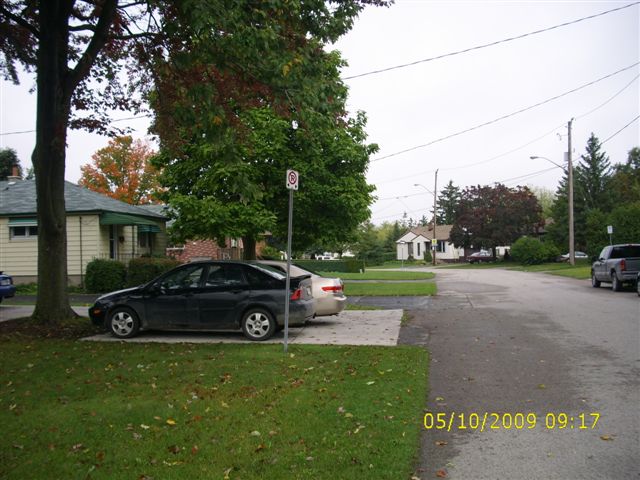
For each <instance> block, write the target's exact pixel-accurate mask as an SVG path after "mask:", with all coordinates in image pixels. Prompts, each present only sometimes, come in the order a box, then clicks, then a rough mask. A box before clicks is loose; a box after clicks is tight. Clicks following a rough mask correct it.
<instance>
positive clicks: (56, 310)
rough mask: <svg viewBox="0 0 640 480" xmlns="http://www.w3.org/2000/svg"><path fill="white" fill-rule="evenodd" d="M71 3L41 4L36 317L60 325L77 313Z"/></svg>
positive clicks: (36, 153) (53, 0)
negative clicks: (70, 196) (71, 243)
mask: <svg viewBox="0 0 640 480" xmlns="http://www.w3.org/2000/svg"><path fill="white" fill-rule="evenodd" d="M71 4H72V2H70V1H68V0H48V1H43V2H41V3H40V35H41V37H40V39H39V49H38V60H37V62H38V66H37V72H38V76H37V120H36V146H35V149H34V151H33V155H32V162H33V168H34V172H35V177H36V194H37V207H38V299H37V302H36V308H35V311H34V312H33V316H32V318H33V319H34V320H35V321H37V322H39V323H47V324H57V323H60V322H61V321H62V320H64V319H66V318H70V317H73V316H75V313H74V312H73V310H72V309H71V306H70V304H69V296H68V294H67V230H66V209H65V201H64V171H65V149H66V140H67V123H68V119H69V112H70V102H71V95H70V94H69V93H68V88H67V87H66V85H65V82H66V81H67V57H68V37H69V30H68V23H67V22H68V18H69V14H70V11H71Z"/></svg>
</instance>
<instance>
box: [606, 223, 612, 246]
mask: <svg viewBox="0 0 640 480" xmlns="http://www.w3.org/2000/svg"><path fill="white" fill-rule="evenodd" d="M607 233H608V234H609V245H613V237H612V235H613V225H607Z"/></svg>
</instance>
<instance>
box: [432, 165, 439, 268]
mask: <svg viewBox="0 0 640 480" xmlns="http://www.w3.org/2000/svg"><path fill="white" fill-rule="evenodd" d="M437 206H438V170H437V169H436V181H435V185H434V188H433V239H432V240H435V245H433V255H432V260H433V264H434V265H435V264H436V251H437V250H438V237H437V236H436V212H437V210H436V208H437ZM431 243H432V244H433V243H434V242H433V241H432V242H431Z"/></svg>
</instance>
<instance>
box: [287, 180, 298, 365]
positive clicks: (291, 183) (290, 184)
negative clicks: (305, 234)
mask: <svg viewBox="0 0 640 480" xmlns="http://www.w3.org/2000/svg"><path fill="white" fill-rule="evenodd" d="M287 188H288V189H289V224H288V227H287V279H286V281H285V293H284V353H287V346H288V342H289V301H290V297H291V292H290V291H289V290H290V289H291V237H292V236H293V191H294V190H297V189H298V172H296V171H295V170H287Z"/></svg>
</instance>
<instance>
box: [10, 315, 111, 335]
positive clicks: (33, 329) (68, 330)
mask: <svg viewBox="0 0 640 480" xmlns="http://www.w3.org/2000/svg"><path fill="white" fill-rule="evenodd" d="M100 331H101V329H100V328H99V327H96V326H95V325H93V324H92V323H91V322H90V321H89V320H88V319H86V318H84V319H83V318H78V319H69V320H67V321H65V322H63V323H61V324H59V325H46V324H41V323H36V322H34V321H33V320H31V318H29V317H26V318H16V319H15V320H7V321H4V322H0V337H12V338H14V339H15V338H20V337H24V338H61V339H67V340H75V339H78V338H81V337H86V336H89V335H95V334H96V333H99V332H100Z"/></svg>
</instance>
